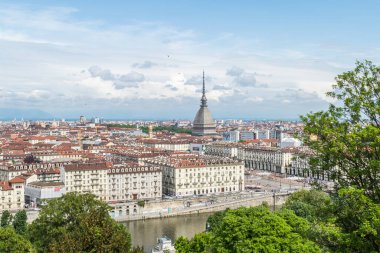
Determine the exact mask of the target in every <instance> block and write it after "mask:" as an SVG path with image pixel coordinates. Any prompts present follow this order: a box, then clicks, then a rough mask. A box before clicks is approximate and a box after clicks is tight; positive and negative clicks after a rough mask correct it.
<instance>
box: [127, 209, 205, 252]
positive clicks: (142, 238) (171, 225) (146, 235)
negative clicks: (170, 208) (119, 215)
mask: <svg viewBox="0 0 380 253" xmlns="http://www.w3.org/2000/svg"><path fill="white" fill-rule="evenodd" d="M210 215H211V213H202V214H194V215H187V216H175V217H170V218H163V219H149V220H145V221H143V220H137V221H128V222H125V223H123V224H124V225H125V226H127V228H128V230H129V232H130V233H131V236H132V243H133V246H144V249H145V252H150V251H151V249H152V248H153V246H154V245H155V244H156V241H157V238H158V237H161V236H164V235H166V236H168V237H169V238H170V239H172V241H173V242H174V240H175V239H176V238H178V237H180V236H185V237H187V238H192V237H193V236H194V235H195V234H197V233H200V232H202V231H204V230H205V227H206V220H207V218H208V217H209V216H210Z"/></svg>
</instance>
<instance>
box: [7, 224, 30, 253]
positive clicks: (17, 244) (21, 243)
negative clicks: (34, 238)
mask: <svg viewBox="0 0 380 253" xmlns="http://www.w3.org/2000/svg"><path fill="white" fill-rule="evenodd" d="M0 252H20V253H21V252H35V250H34V249H33V246H32V244H31V243H30V242H29V241H28V240H27V239H25V238H24V237H23V236H21V235H19V234H17V233H16V232H15V230H14V229H13V228H12V227H10V226H9V227H6V228H0Z"/></svg>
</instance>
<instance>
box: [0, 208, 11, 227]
mask: <svg viewBox="0 0 380 253" xmlns="http://www.w3.org/2000/svg"><path fill="white" fill-rule="evenodd" d="M11 221H12V214H11V213H10V212H9V211H8V210H5V211H4V212H3V213H2V214H1V227H6V226H9V225H10V224H11Z"/></svg>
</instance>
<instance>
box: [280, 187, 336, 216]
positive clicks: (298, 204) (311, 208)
mask: <svg viewBox="0 0 380 253" xmlns="http://www.w3.org/2000/svg"><path fill="white" fill-rule="evenodd" d="M283 208H286V209H290V210H293V211H294V212H295V214H296V215H298V216H300V217H303V218H305V219H307V220H309V221H314V220H325V219H327V218H328V217H329V216H331V198H330V196H329V195H328V194H327V193H325V192H322V191H318V190H314V189H313V190H310V191H309V190H300V191H297V192H295V193H293V194H292V195H290V196H289V198H288V199H287V200H286V202H285V204H284V206H283Z"/></svg>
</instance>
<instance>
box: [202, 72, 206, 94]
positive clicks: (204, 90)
mask: <svg viewBox="0 0 380 253" xmlns="http://www.w3.org/2000/svg"><path fill="white" fill-rule="evenodd" d="M202 93H203V95H206V87H205V70H203V92H202Z"/></svg>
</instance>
